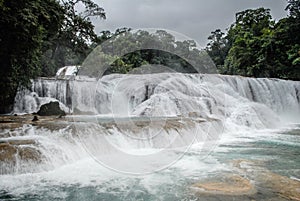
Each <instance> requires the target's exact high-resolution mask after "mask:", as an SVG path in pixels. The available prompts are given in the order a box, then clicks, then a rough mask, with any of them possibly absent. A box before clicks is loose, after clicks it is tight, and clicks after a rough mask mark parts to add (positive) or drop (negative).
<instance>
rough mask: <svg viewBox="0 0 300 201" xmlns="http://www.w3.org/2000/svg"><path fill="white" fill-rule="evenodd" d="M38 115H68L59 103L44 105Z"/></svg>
mask: <svg viewBox="0 0 300 201" xmlns="http://www.w3.org/2000/svg"><path fill="white" fill-rule="evenodd" d="M37 114H38V115H40V116H53V115H56V116H57V115H63V116H65V115H66V113H65V112H64V111H63V110H62V109H60V107H59V103H58V102H50V103H47V104H44V105H42V106H41V107H40V110H39V111H38V112H37Z"/></svg>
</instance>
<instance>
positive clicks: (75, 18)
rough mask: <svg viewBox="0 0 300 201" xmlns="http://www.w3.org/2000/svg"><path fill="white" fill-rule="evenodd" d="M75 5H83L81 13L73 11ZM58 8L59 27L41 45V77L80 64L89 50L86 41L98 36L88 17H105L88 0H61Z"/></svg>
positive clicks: (103, 13) (102, 12)
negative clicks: (55, 32)
mask: <svg viewBox="0 0 300 201" xmlns="http://www.w3.org/2000/svg"><path fill="white" fill-rule="evenodd" d="M78 5H81V6H83V7H84V9H83V11H82V12H78V11H77V10H76V7H77V6H78ZM61 7H62V9H63V15H62V23H61V24H60V29H59V31H58V32H57V34H56V35H54V36H53V37H51V38H49V39H48V41H47V42H46V43H44V46H43V52H44V54H43V57H42V58H41V61H42V64H43V69H42V75H43V76H53V75H55V72H56V71H57V69H58V68H60V67H63V66H66V65H80V64H81V63H82V62H83V60H84V58H85V57H86V56H87V55H88V54H89V53H90V51H91V48H90V45H89V44H90V43H92V42H96V41H97V39H98V38H97V35H96V33H95V32H94V25H93V24H92V22H91V19H90V18H91V17H98V18H101V19H105V18H106V16H105V12H104V9H103V8H101V7H99V6H98V5H97V4H95V3H94V2H93V1H92V0H68V1H62V2H61Z"/></svg>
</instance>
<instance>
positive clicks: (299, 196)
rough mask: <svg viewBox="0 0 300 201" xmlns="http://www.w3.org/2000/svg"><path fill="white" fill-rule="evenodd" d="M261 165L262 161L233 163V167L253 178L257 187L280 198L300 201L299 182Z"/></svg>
mask: <svg viewBox="0 0 300 201" xmlns="http://www.w3.org/2000/svg"><path fill="white" fill-rule="evenodd" d="M262 164H263V162H262V161H249V160H236V161H233V165H234V166H235V167H237V168H239V169H240V170H241V171H243V172H244V174H248V176H249V177H250V176H251V177H253V179H254V180H255V181H256V185H257V186H258V187H260V188H264V189H268V191H270V192H274V193H276V194H278V196H280V197H282V198H285V199H288V200H296V201H300V181H298V180H294V179H291V178H289V177H286V176H282V175H279V174H276V173H274V172H271V171H270V170H268V169H266V168H265V167H263V166H262Z"/></svg>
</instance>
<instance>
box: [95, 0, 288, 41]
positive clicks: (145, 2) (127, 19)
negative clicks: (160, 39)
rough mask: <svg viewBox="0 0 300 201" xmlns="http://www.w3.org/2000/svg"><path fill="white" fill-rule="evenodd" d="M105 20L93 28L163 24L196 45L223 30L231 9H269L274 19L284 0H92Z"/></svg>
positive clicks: (281, 13)
mask: <svg viewBox="0 0 300 201" xmlns="http://www.w3.org/2000/svg"><path fill="white" fill-rule="evenodd" d="M95 2H96V3H97V4H98V5H100V6H101V7H103V8H104V9H105V12H106V16H107V19H106V20H99V19H98V20H93V21H94V25H95V27H96V32H97V33H99V32H101V31H103V30H110V31H115V30H116V29H117V28H121V27H129V28H133V29H139V28H163V29H169V30H172V31H176V32H179V33H181V34H184V35H186V36H188V37H190V38H191V39H194V40H195V41H197V42H198V43H199V45H200V46H205V45H206V44H207V37H208V36H209V35H210V32H211V31H214V30H215V29H217V28H221V29H222V30H225V29H226V28H228V27H229V25H230V24H232V23H233V22H234V17H235V13H236V12H238V11H242V10H245V9H248V8H258V7H262V6H263V7H265V8H270V9H271V14H272V16H273V18H274V19H275V20H279V19H280V18H282V17H285V16H287V12H286V11H284V8H285V7H286V4H287V3H286V1H285V0H95Z"/></svg>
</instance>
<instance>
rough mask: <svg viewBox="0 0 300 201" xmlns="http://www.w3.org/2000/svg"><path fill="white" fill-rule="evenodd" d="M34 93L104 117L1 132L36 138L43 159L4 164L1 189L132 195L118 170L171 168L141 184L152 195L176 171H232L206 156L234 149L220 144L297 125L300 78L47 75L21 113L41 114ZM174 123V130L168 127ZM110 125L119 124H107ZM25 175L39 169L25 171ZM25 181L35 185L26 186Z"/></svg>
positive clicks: (21, 104)
mask: <svg viewBox="0 0 300 201" xmlns="http://www.w3.org/2000/svg"><path fill="white" fill-rule="evenodd" d="M32 92H34V93H36V94H37V95H38V96H39V98H40V99H43V98H44V97H47V98H51V99H56V100H58V101H60V103H61V104H63V105H64V106H66V107H68V110H69V111H71V112H74V113H78V112H82V113H89V114H92V113H93V114H95V115H97V116H95V115H89V116H81V115H80V116H71V117H69V121H68V122H69V123H68V124H67V125H66V128H61V129H56V130H50V129H47V128H37V127H34V126H30V125H24V126H23V128H20V129H19V130H16V131H13V132H15V133H17V134H13V133H12V131H8V130H4V131H2V133H1V134H0V136H1V135H3V136H4V135H5V134H7V133H9V134H10V137H6V138H2V140H14V139H34V140H36V141H37V142H38V145H36V146H37V149H38V150H40V152H41V153H42V155H43V156H44V158H43V162H42V163H41V164H38V165H37V164H32V165H31V164H28V165H26V166H22V165H21V166H18V167H15V168H14V169H10V171H8V170H7V166H1V168H2V169H1V171H2V173H7V172H9V173H10V174H12V175H7V176H3V177H2V179H3V180H2V182H0V187H3V188H5V189H7V190H8V191H10V192H11V191H12V192H13V193H14V194H18V193H21V194H22V193H24V192H26V191H31V190H33V191H35V192H36V193H37V194H39V192H38V191H41V192H42V191H43V192H44V191H45V189H46V188H47V186H48V185H65V184H66V183H67V184H72V185H74V184H77V183H79V184H80V185H82V186H85V185H88V186H91V185H92V186H98V185H102V184H103V183H105V182H108V181H110V182H113V184H111V185H107V186H104V187H101V190H100V191H106V190H108V189H106V190H105V188H109V187H111V188H113V186H116V188H118V189H119V190H120V189H122V188H124V189H122V190H121V191H123V190H124V191H126V188H125V186H126V185H131V183H127V182H132V180H130V179H129V180H128V179H127V176H125V175H122V174H118V173H116V172H114V171H111V169H113V170H116V171H117V172H126V173H138V174H142V173H149V172H152V171H156V170H160V169H163V168H167V167H169V169H166V170H164V171H162V173H161V174H154V175H152V176H146V177H144V178H143V179H142V181H141V182H142V183H143V186H144V187H145V188H146V189H147V191H151V190H154V191H157V190H158V189H153V185H158V186H160V185H161V184H162V183H163V184H164V185H166V184H168V183H169V184H171V183H172V182H173V177H175V175H176V174H175V173H176V171H177V170H180V175H181V176H187V177H188V176H191V175H195V172H197V174H198V176H199V174H200V175H201V172H203V175H202V176H204V175H206V174H209V173H210V172H214V171H219V170H227V169H228V167H227V166H226V165H224V164H222V163H221V162H220V161H219V160H217V159H216V158H214V157H212V156H210V155H209V153H210V152H211V151H216V152H218V151H220V150H221V151H225V152H226V151H228V149H226V150H222V148H218V145H220V144H221V145H222V144H224V143H225V144H226V143H229V144H230V143H233V142H235V143H236V139H242V140H243V141H241V142H240V141H238V143H244V142H247V141H251V140H252V139H251V138H256V137H259V136H260V135H258V134H257V133H260V132H261V131H259V130H263V131H265V130H264V129H271V130H268V131H267V132H266V133H272V129H277V128H280V127H282V126H284V125H286V124H287V123H292V122H296V123H299V120H300V82H293V81H284V80H275V79H254V78H243V77H238V76H221V75H200V74H194V75H190V74H152V75H109V76H105V77H103V78H102V79H101V80H99V81H98V82H97V81H96V80H93V79H85V78H77V79H75V80H58V79H57V80H56V79H45V78H40V79H37V80H34V81H33V86H32V89H31V92H30V91H20V92H19V94H18V95H17V97H16V104H15V112H16V113H26V112H32V111H35V110H37V108H38V105H40V104H38V103H37V99H36V98H30V97H32V94H31V95H30V93H32ZM24 94H26V96H24ZM33 106H34V108H33ZM32 108H33V109H32ZM70 118H71V119H70ZM143 118H147V119H146V120H145V122H147V123H149V126H146V127H143V128H141V127H139V126H138V125H137V123H138V122H139V121H142V120H144V119H143ZM149 118H150V120H149ZM172 119H173V120H174V119H175V121H176V122H177V123H176V124H175V125H174V124H172V123H171V124H170V125H169V124H168V123H167V121H168V120H172ZM70 120H71V121H70ZM72 120H73V121H74V122H72ZM99 122H100V124H99ZM103 122H115V124H114V125H113V126H108V127H107V126H105V125H106V124H105V125H103ZM124 122H125V123H124ZM178 125H179V127H178ZM180 125H181V126H180ZM164 126H165V127H167V129H165V127H164ZM162 128H163V129H162ZM15 135H17V136H15ZM261 136H263V138H270V137H272V136H271V135H270V134H269V135H268V134H267V135H266V134H262V135H261ZM140 156H141V157H140ZM181 157H183V158H182V159H180V158H181ZM19 163H24V164H26V161H19ZM99 163H100V164H102V165H103V166H101V165H99ZM33 167H34V168H33ZM105 167H108V168H109V169H107V168H105ZM174 169H175V170H176V171H175V172H173V170H174ZM169 171H170V172H169ZM28 172H36V173H35V174H34V176H32V175H30V176H29V175H26V174H25V175H20V174H23V173H28ZM169 173H170V174H169ZM173 173H174V174H175V175H174V174H173ZM0 174H1V172H0ZM15 174H17V175H20V176H17V179H18V182H19V185H17V187H15V186H14V184H12V183H11V182H14V181H15V179H16V177H15V176H13V175H15ZM114 180H117V181H114ZM43 181H47V182H46V183H43ZM28 182H29V183H32V184H36V185H38V189H37V188H36V187H35V186H31V185H29V186H24V184H25V183H28ZM114 182H115V183H114ZM120 182H123V183H124V185H125V186H122V185H120ZM103 188H104V189H103ZM152 193H153V194H155V192H152ZM57 196H58V197H60V198H63V197H64V196H65V195H57ZM50 197H51V196H50Z"/></svg>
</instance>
